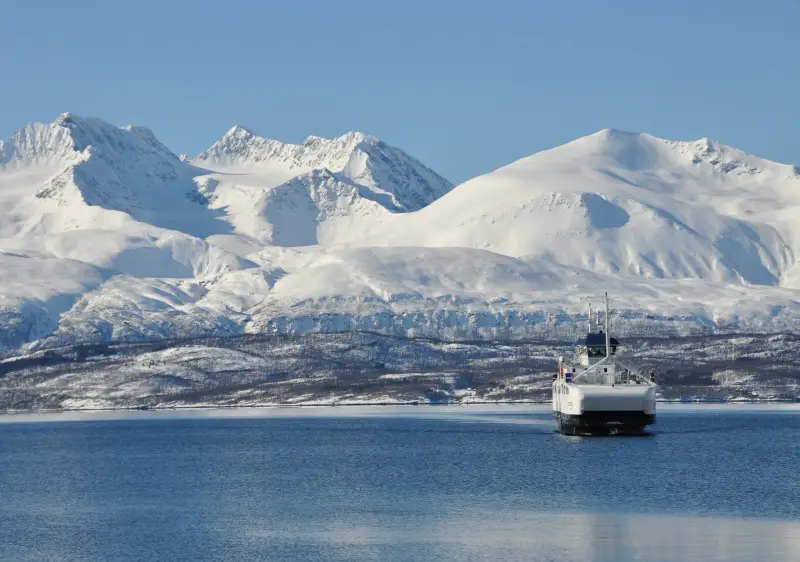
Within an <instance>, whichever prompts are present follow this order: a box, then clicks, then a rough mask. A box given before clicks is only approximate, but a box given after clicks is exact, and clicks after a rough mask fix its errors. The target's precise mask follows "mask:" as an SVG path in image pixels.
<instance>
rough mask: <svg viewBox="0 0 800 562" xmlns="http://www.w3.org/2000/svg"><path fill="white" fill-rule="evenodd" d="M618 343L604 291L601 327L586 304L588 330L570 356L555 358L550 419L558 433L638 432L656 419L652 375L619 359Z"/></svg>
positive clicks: (577, 342)
mask: <svg viewBox="0 0 800 562" xmlns="http://www.w3.org/2000/svg"><path fill="white" fill-rule="evenodd" d="M618 346H619V342H618V341H617V339H616V338H612V337H611V335H610V333H609V318H608V293H606V315H605V329H604V330H603V329H597V330H596V328H595V326H594V324H593V322H592V312H591V307H590V309H589V332H588V334H587V335H586V337H585V338H581V339H579V340H578V341H576V342H575V352H574V354H573V356H572V357H563V356H562V357H559V358H558V372H557V373H556V374H555V375H554V376H553V417H554V418H555V419H556V422H557V423H558V428H559V430H560V431H561V432H562V433H567V434H583V433H600V434H607V433H619V432H625V433H629V432H634V433H638V432H641V431H642V430H643V429H644V427H645V426H647V425H650V424H652V423H655V414H656V385H655V375H654V374H652V373H651V374H650V375H649V376H648V375H646V374H645V373H643V372H642V370H641V369H640V368H639V367H637V366H636V365H634V364H633V363H631V362H630V361H627V360H625V359H622V358H620V357H618V356H617V354H616V353H617V347H618Z"/></svg>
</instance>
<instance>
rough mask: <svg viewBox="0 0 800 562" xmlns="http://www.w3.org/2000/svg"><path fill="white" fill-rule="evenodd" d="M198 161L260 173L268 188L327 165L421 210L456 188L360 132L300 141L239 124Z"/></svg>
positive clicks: (390, 202) (381, 196)
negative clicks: (267, 135)
mask: <svg viewBox="0 0 800 562" xmlns="http://www.w3.org/2000/svg"><path fill="white" fill-rule="evenodd" d="M193 162H194V163H195V164H196V165H198V166H201V167H204V168H209V169H213V170H219V171H225V172H233V173H237V172H238V173H240V174H248V175H250V174H251V175H255V176H257V177H258V179H257V180H256V181H257V182H258V183H260V185H261V186H262V187H272V186H274V185H279V184H282V183H284V182H286V181H288V180H289V179H290V178H292V177H295V176H299V175H303V174H306V173H308V172H310V171H312V170H322V169H327V170H330V171H332V172H334V173H336V174H339V175H341V176H342V177H344V178H347V179H349V180H350V181H351V182H352V183H354V184H357V185H361V186H363V187H365V188H366V189H367V190H369V191H371V192H372V193H373V196H372V198H374V199H376V200H380V201H381V202H382V204H383V205H384V206H385V207H387V208H388V209H390V210H392V211H398V212H405V211H415V210H418V209H421V208H422V207H424V206H425V205H428V204H429V203H431V202H433V201H435V200H436V199H438V198H439V197H441V196H442V195H444V194H445V193H447V192H448V191H450V189H452V187H453V185H452V184H451V183H450V182H449V181H447V180H446V179H444V178H443V177H441V176H439V175H438V174H437V173H436V172H434V171H433V170H431V169H430V168H428V167H427V166H425V165H424V164H422V163H421V162H420V161H419V160H417V159H415V158H413V157H411V156H409V155H408V154H406V153H405V152H403V151H402V150H400V149H398V148H394V147H391V146H389V145H388V144H386V143H384V142H383V141H381V140H380V139H378V138H376V137H372V136H369V135H365V134H363V133H356V132H350V133H347V134H345V135H343V136H341V137H338V138H334V139H324V138H321V137H314V136H312V137H308V138H307V139H306V140H305V142H303V144H301V145H294V144H285V143H282V142H280V141H276V140H272V139H265V138H262V137H259V136H257V135H256V134H255V133H253V132H251V131H249V130H248V129H245V128H243V127H239V126H237V127H233V128H232V129H231V130H230V131H228V132H227V133H226V134H225V136H223V137H222V138H221V139H220V140H219V141H217V142H216V143H214V145H213V146H212V147H211V148H209V149H208V150H207V151H206V152H203V153H202V154H199V155H198V156H197V157H196V158H195V159H194V161H193Z"/></svg>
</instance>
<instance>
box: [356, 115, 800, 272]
mask: <svg viewBox="0 0 800 562" xmlns="http://www.w3.org/2000/svg"><path fill="white" fill-rule="evenodd" d="M372 232H374V235H373V239H374V240H375V241H376V242H378V243H384V244H388V245H395V244H401V243H402V244H407V245H424V246H439V247H444V246H461V247H468V248H480V249H486V250H490V251H493V252H498V253H501V254H505V255H509V256H514V257H518V258H522V259H526V260H530V259H532V258H544V259H547V260H550V261H553V262H556V263H559V264H563V265H566V266H570V267H579V268H585V269H589V270H592V271H595V272H598V273H612V274H616V273H621V274H624V275H632V276H643V277H656V278H694V279H704V280H707V281H711V282H715V283H737V284H738V283H747V284H758V285H783V286H789V287H795V288H800V285H798V284H797V281H798V279H797V278H798V274H797V273H796V269H795V270H793V268H795V267H796V265H797V257H796V256H800V172H798V169H797V168H796V167H794V166H787V165H780V164H775V163H772V162H768V161H766V160H762V159H759V158H755V157H752V156H749V155H747V154H745V153H743V152H741V151H738V150H736V149H733V148H730V147H727V146H725V145H722V144H719V143H716V142H713V141H710V140H708V139H702V140H699V141H696V142H671V141H664V140H661V139H657V138H655V137H652V136H650V135H645V134H631V133H623V132H620V131H613V130H604V131H600V132H598V133H596V134H594V135H591V136H589V137H585V138H582V139H579V140H577V141H574V142H571V143H569V144H567V145H564V146H561V147H558V148H555V149H552V150H549V151H545V152H541V153H539V154H535V155H533V156H530V157H528V158H524V159H522V160H519V161H517V162H514V163H512V164H510V165H508V166H505V167H503V168H500V169H499V170H496V171H494V172H492V173H490V174H487V175H485V176H481V177H478V178H475V179H473V180H470V181H468V182H466V183H464V184H463V185H460V186H458V188H457V189H455V190H453V191H452V192H451V193H449V194H448V195H446V196H444V197H442V198H440V199H439V200H438V201H436V202H435V203H433V204H432V205H430V206H428V207H427V208H426V209H423V210H422V211H420V212H419V213H415V214H413V215H408V216H403V217H396V218H395V220H394V221H392V224H390V225H388V228H387V226H385V225H379V226H378V227H376V228H374V230H373V231H372ZM358 236H359V237H363V233H359V234H358Z"/></svg>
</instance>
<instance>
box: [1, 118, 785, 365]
mask: <svg viewBox="0 0 800 562" xmlns="http://www.w3.org/2000/svg"><path fill="white" fill-rule="evenodd" d="M795 217H800V173H799V172H798V170H797V168H795V167H794V166H788V165H781V164H775V163H772V162H769V161H766V160H762V159H759V158H755V157H753V156H750V155H747V154H744V153H742V152H740V151H738V150H736V149H733V148H730V147H727V146H724V145H722V144H719V143H716V142H713V141H709V140H707V139H703V140H700V141H695V142H672V141H664V140H661V139H657V138H654V137H651V136H649V135H644V134H631V133H622V132H619V131H612V130H606V131H601V132H599V133H596V134H595V135H591V136H589V137H586V138H583V139H579V140H577V141H574V142H572V143H569V144H567V145H564V146H562V147H558V148H555V149H552V150H549V151H545V152H542V153H539V154H536V155H533V156H531V157H528V158H524V159H522V160H520V161H517V162H514V163H512V164H510V165H508V166H505V167H503V168H501V169H499V170H497V171H495V172H492V173H490V174H487V175H485V176H481V177H479V178H475V179H473V180H470V181H468V182H466V183H464V184H462V185H460V186H457V187H455V188H453V187H452V185H451V184H450V183H449V182H447V180H445V179H444V178H442V177H441V176H439V175H437V174H436V173H435V172H433V171H432V170H430V169H429V168H427V167H426V166H424V165H423V164H421V163H420V162H419V161H417V160H416V159H414V158H413V157H411V156H409V155H408V154H406V153H405V152H403V151H401V150H399V149H396V148H393V147H391V146H389V145H387V144H386V143H384V142H382V141H380V140H378V139H376V138H374V137H370V136H367V135H364V134H361V133H348V134H345V135H344V136H341V137H339V138H335V139H322V138H319V137H309V138H308V139H307V140H306V141H305V142H304V143H303V144H301V145H292V144H285V143H281V142H279V141H274V140H268V139H264V138H261V137H258V136H256V135H255V134H254V133H252V132H250V131H248V130H247V129H244V128H242V127H234V128H233V129H231V130H230V131H228V133H227V134H225V136H223V138H222V139H220V140H219V141H218V142H216V143H215V144H214V145H213V146H212V147H211V148H210V149H209V150H207V151H206V152H204V153H202V154H200V155H198V156H197V157H196V158H194V159H191V160H190V159H188V158H185V157H181V158H179V157H177V156H176V155H175V154H173V153H172V152H171V151H170V150H168V149H167V148H166V147H164V145H162V144H161V143H160V142H159V141H158V140H157V139H156V138H155V136H154V135H153V133H152V132H150V131H149V130H148V129H144V128H140V127H115V126H112V125H110V124H108V123H106V122H104V121H102V120H99V119H92V118H84V117H79V116H75V115H70V114H64V115H62V116H60V117H59V118H58V119H56V120H55V121H54V122H53V123H49V124H33V125H29V126H27V127H25V128H23V129H21V130H20V131H18V132H17V133H15V134H14V135H13V136H12V137H11V138H10V139H9V140H8V141H5V142H3V143H1V144H0V265H2V267H3V271H4V275H3V278H2V279H0V353H13V352H15V350H20V349H22V348H23V347H30V348H34V349H36V348H41V347H49V346H54V345H67V344H72V343H75V342H98V341H108V340H145V339H157V338H166V337H183V336H193V335H198V334H216V335H220V334H236V333H259V332H291V333H302V332H308V331H341V330H353V329H358V330H372V331H383V332H386V333H391V334H400V335H426V336H433V337H442V338H475V337H487V338H513V337H537V336H542V337H548V338H553V337H555V338H561V337H568V335H570V334H572V333H573V330H574V329H575V320H576V319H577V318H579V316H580V315H581V314H582V313H583V311H584V310H585V305H586V300H588V299H590V298H593V297H595V298H596V297H597V296H598V295H600V294H601V293H602V292H603V291H604V290H609V291H610V292H611V293H612V296H613V297H614V306H615V308H617V309H619V311H620V317H619V318H620V321H619V326H618V327H619V329H620V330H627V331H629V332H635V331H637V330H639V331H646V332H647V333H648V334H650V335H652V334H654V333H665V332H669V333H695V332H698V331H715V330H716V331H719V330H723V331H736V330H748V331H754V330H755V331H781V330H791V329H793V327H794V326H796V324H797V321H798V320H800V299H798V296H800V293H798V292H797V289H800V266H798V264H797V258H796V256H798V255H800V226H798V224H800V223H798V221H797V220H795Z"/></svg>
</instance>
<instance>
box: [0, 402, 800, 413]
mask: <svg viewBox="0 0 800 562" xmlns="http://www.w3.org/2000/svg"><path fill="white" fill-rule="evenodd" d="M656 403H657V404H659V405H662V406H668V407H673V406H684V407H687V408H691V407H698V408H703V407H705V408H708V407H709V406H716V407H725V406H728V407H730V406H791V405H800V400H782V399H775V400H769V399H761V400H687V399H678V400H663V399H662V400H657V401H656ZM550 404H551V402H550V401H549V400H547V401H542V400H513V401H511V400H509V401H485V402H479V401H474V402H452V403H429V402H420V401H409V402H387V401H375V402H343V403H342V402H338V403H331V402H306V403H299V404H237V405H223V404H195V405H178V406H151V407H142V406H130V407H119V408H60V409H39V410H0V418H1V417H4V416H9V417H15V416H25V415H34V416H36V415H56V414H91V413H101V414H102V413H110V414H113V413H120V414H124V413H143V414H144V413H159V412H162V413H163V412H190V411H212V410H219V411H237V410H240V411H241V410H265V411H274V410H310V409H336V408H344V409H351V410H355V409H357V408H373V409H383V408H387V409H388V408H393V407H394V408H420V409H427V408H431V409H438V408H475V409H480V408H486V407H490V408H495V409H509V410H518V409H519V408H518V407H519V406H524V405H529V406H537V407H540V408H541V407H545V406H549V405H550ZM540 408H537V410H538V409H540Z"/></svg>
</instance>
